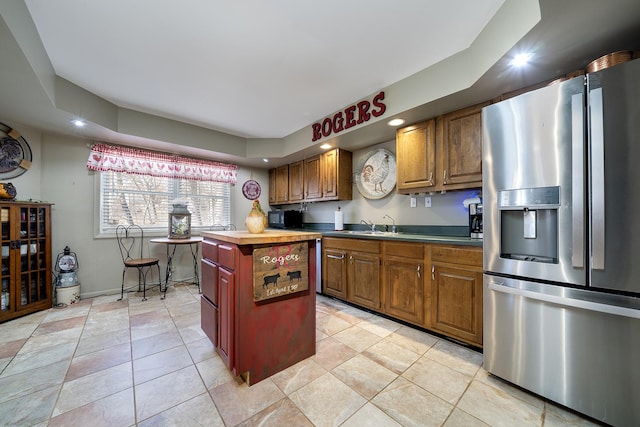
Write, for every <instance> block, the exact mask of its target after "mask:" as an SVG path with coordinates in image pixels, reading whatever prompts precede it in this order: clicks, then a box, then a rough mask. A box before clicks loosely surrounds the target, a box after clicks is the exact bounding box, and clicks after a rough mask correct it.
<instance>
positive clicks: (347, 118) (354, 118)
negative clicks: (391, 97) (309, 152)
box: [311, 91, 387, 141]
mask: <svg viewBox="0 0 640 427" xmlns="http://www.w3.org/2000/svg"><path fill="white" fill-rule="evenodd" d="M383 100H384V91H383V92H380V93H379V94H377V95H376V96H374V97H373V99H372V100H371V102H369V101H366V100H365V101H360V102H358V103H357V104H354V105H351V106H349V107H347V108H345V109H344V110H343V111H339V112H337V113H336V114H334V115H333V117H326V118H325V119H324V120H323V121H322V122H317V123H314V124H312V125H311V129H312V130H313V138H312V139H311V141H317V140H319V139H320V138H325V137H327V136H329V135H331V134H332V133H334V134H335V133H339V132H342V131H343V130H345V129H349V128H351V127H354V126H355V125H359V124H361V123H364V122H368V121H369V119H371V116H373V117H380V116H381V115H383V114H384V112H385V111H386V110H387V106H386V105H385V104H384V102H382V101H383Z"/></svg>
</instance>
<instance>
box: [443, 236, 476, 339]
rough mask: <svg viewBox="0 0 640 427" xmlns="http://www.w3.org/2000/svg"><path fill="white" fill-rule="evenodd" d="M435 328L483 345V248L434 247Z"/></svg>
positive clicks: (457, 337)
mask: <svg viewBox="0 0 640 427" xmlns="http://www.w3.org/2000/svg"><path fill="white" fill-rule="evenodd" d="M431 322H432V325H431V327H432V329H434V330H435V331H438V332H441V333H443V334H445V335H448V336H450V337H452V338H456V339H459V340H461V341H463V342H466V343H469V344H473V345H476V346H479V347H481V346H482V251H481V250H480V249H479V248H478V249H469V248H466V247H439V246H435V245H434V246H433V248H432V264H431Z"/></svg>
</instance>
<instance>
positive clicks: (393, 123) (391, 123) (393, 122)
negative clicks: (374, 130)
mask: <svg viewBox="0 0 640 427" xmlns="http://www.w3.org/2000/svg"><path fill="white" fill-rule="evenodd" d="M403 123H404V119H393V120H390V121H389V122H388V123H387V124H388V125H389V126H400V125H401V124H403Z"/></svg>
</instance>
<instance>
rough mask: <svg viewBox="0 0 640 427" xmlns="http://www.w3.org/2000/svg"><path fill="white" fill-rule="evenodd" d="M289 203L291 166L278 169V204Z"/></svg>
mask: <svg viewBox="0 0 640 427" xmlns="http://www.w3.org/2000/svg"><path fill="white" fill-rule="evenodd" d="M288 201H289V165H284V166H279V167H277V168H276V203H287V202H288Z"/></svg>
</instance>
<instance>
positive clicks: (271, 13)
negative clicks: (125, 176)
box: [26, 0, 504, 138]
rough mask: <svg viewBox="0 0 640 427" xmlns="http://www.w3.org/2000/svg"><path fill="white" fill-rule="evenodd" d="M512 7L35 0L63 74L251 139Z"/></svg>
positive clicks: (421, 65) (120, 100)
mask: <svg viewBox="0 0 640 427" xmlns="http://www.w3.org/2000/svg"><path fill="white" fill-rule="evenodd" d="M503 2H504V0H447V1H442V0H402V1H400V2H398V1H392V0H349V1H344V0H324V1H322V2H317V1H311V0H270V1H264V0H241V1H234V0H218V1H212V0H182V1H179V2H178V1H175V0H138V1H134V2H132V1H130V0H109V1H87V0H56V1H51V0H26V4H27V6H28V8H29V12H30V13H31V16H32V18H33V21H34V23H35V26H36V28H37V31H38V33H39V35H40V38H41V40H42V42H43V44H44V48H45V49H46V52H47V54H48V56H49V59H50V61H51V63H52V65H53V68H54V70H55V73H56V74H57V75H58V76H60V77H63V78H64V79H66V80H68V81H70V82H72V83H74V84H76V85H78V86H80V87H82V88H84V89H86V90H88V91H89V92H92V93H94V94H96V95H98V96H100V97H102V98H104V99H106V100H108V101H111V102H112V103H114V104H116V105H118V106H121V107H126V108H130V109H133V110H137V111H142V112H145V113H150V114H154V115H158V116H161V117H166V118H171V119H175V120H179V121H183V122H187V123H190V124H195V125H199V126H203V127H206V128H209V129H215V130H219V131H222V132H226V133H230V134H232V135H238V136H242V137H250V138H282V137H285V136H287V135H289V134H291V133H293V132H295V131H298V130H299V129H301V128H303V127H305V126H307V125H309V124H311V123H313V122H314V121H316V120H319V119H322V118H323V117H324V116H326V115H328V114H331V113H333V112H334V111H337V110H339V109H340V108H342V107H344V106H346V105H348V104H349V103H352V102H354V101H357V100H359V99H362V98H365V97H367V96H369V95H371V94H372V93H374V92H376V91H379V90H380V89H381V88H384V87H387V86H389V85H391V84H393V83H395V82H397V81H399V80H402V79H404V78H406V77H408V76H410V75H412V74H414V73H416V72H418V71H420V70H423V69H425V68H427V67H429V66H431V65H433V64H434V63H437V62H439V61H441V60H443V59H445V58H447V57H449V56H452V55H453V54H455V53H457V52H459V51H461V50H463V49H465V48H467V47H469V45H470V44H471V43H472V42H473V40H474V39H475V38H476V36H477V35H478V33H479V32H480V31H481V30H482V29H483V27H484V26H485V25H486V24H487V22H488V21H489V20H490V19H491V17H492V16H493V15H494V13H495V12H496V11H497V10H498V8H499V7H500V5H501V4H502V3H503ZM452 17H455V19H451V18H452Z"/></svg>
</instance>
